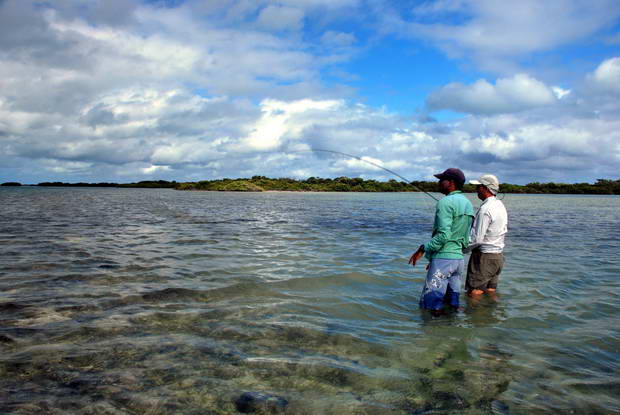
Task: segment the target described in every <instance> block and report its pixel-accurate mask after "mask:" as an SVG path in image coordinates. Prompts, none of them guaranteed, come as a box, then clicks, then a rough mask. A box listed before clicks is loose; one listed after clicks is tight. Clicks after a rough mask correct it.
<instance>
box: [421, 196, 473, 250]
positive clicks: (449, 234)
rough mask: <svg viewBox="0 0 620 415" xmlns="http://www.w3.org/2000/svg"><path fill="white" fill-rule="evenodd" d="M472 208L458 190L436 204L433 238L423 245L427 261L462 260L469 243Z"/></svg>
mask: <svg viewBox="0 0 620 415" xmlns="http://www.w3.org/2000/svg"><path fill="white" fill-rule="evenodd" d="M473 219H474V207H473V206H472V204H471V202H470V201H469V200H468V199H467V198H466V197H465V196H464V195H463V192H461V191H460V190H455V191H454V192H451V193H450V194H448V195H447V196H446V197H444V198H442V199H440V200H439V201H438V202H437V208H436V210H435V223H434V224H433V237H432V238H431V240H430V241H429V242H427V243H425V244H424V252H425V257H426V258H427V259H429V260H430V259H432V258H442V259H462V258H463V249H464V248H467V244H468V242H469V230H470V229H471V223H472V221H473Z"/></svg>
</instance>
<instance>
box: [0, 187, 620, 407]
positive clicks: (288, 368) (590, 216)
mask: <svg viewBox="0 0 620 415" xmlns="http://www.w3.org/2000/svg"><path fill="white" fill-rule="evenodd" d="M0 198H1V202H2V203H0V215H1V217H2V218H3V219H2V221H1V222H0V248H1V249H2V251H3V255H2V256H1V257H0V289H1V292H2V294H1V297H0V350H1V352H2V353H1V354H0V412H2V413H32V414H35V413H36V414H40V413H58V414H60V413H62V414H64V413H76V414H117V413H121V414H124V413H141V414H142V413H150V414H169V413H170V414H172V413H181V414H199V413H200V414H204V413H208V414H230V413H239V412H256V413H291V414H330V413H333V414H353V413H368V414H431V413H432V414H444V413H445V414H507V413H512V414H547V413H565V412H568V411H574V413H615V412H619V411H620V400H619V399H618V397H617V390H618V381H617V373H618V369H619V368H618V362H619V359H618V346H619V345H620V338H619V337H620V335H619V329H618V324H617V315H618V311H619V310H618V308H619V307H618V305H617V304H618V297H619V296H620V291H619V290H618V284H619V283H618V282H617V278H616V276H617V274H618V271H620V260H619V259H618V257H617V252H618V248H620V245H619V242H618V239H617V232H618V230H620V225H619V224H620V214H619V213H618V209H617V202H618V200H620V199H618V198H617V197H573V196H525V195H519V196H516V195H508V196H507V197H506V199H504V202H505V203H506V205H507V207H508V210H509V214H510V220H511V229H510V233H509V237H508V240H507V250H506V258H507V264H506V267H505V270H504V272H503V275H502V279H501V281H500V287H499V291H498V295H497V296H496V298H490V297H488V296H483V297H481V298H479V299H472V298H467V297H463V309H462V310H461V311H458V312H455V313H453V314H450V315H448V316H442V317H439V318H433V317H431V316H430V315H427V314H426V313H424V312H422V311H421V310H418V306H417V302H418V295H419V292H420V290H421V286H422V283H423V281H424V271H423V267H419V268H416V269H413V268H411V267H409V266H407V259H408V257H409V255H410V254H411V252H412V250H413V247H416V246H417V245H418V244H419V243H421V242H422V241H424V240H426V239H427V238H428V235H429V233H430V228H431V224H432V216H433V204H434V201H432V200H430V198H428V197H427V196H425V195H423V194H422V195H420V194H302V193H261V194H231V193H211V192H175V191H171V190H135V189H133V190H130V189H60V188H59V189H54V188H43V189H39V188H19V189H0ZM472 199H473V197H472ZM475 203H477V202H475ZM575 246H579V249H578V250H575V249H574V247H575Z"/></svg>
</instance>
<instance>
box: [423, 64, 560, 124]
mask: <svg viewBox="0 0 620 415" xmlns="http://www.w3.org/2000/svg"><path fill="white" fill-rule="evenodd" d="M559 94H563V92H559ZM556 100H557V98H556V93H555V92H554V90H553V89H552V88H549V87H548V86H546V85H545V84H543V83H542V82H540V81H538V80H536V79H534V78H531V77H530V76H528V75H526V74H517V75H515V76H513V77H512V78H501V79H498V80H497V82H496V84H495V85H492V84H490V83H489V82H487V81H486V80H483V79H481V80H478V81H476V82H475V83H473V84H471V85H463V84H460V83H452V84H448V85H446V86H445V87H443V88H441V89H440V90H438V91H436V92H434V93H432V94H431V95H429V96H428V98H427V101H426V103H427V106H428V107H429V108H430V109H431V110H441V109H451V110H454V111H458V112H465V113H473V114H487V115H489V114H501V113H510V112H518V111H523V110H527V109H530V108H534V107H539V106H545V105H552V104H554V103H555V102H556Z"/></svg>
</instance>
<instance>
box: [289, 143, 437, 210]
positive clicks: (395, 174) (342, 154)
mask: <svg viewBox="0 0 620 415" xmlns="http://www.w3.org/2000/svg"><path fill="white" fill-rule="evenodd" d="M301 151H317V152H322V153H332V154H339V155H341V156H346V157H350V158H354V159H356V160H359V161H363V162H364V163H368V164H371V165H373V166H375V167H378V168H380V169H382V170H385V171H386V172H388V173H390V174H393V175H394V176H396V177H399V178H401V179H402V180H404V181H405V182H407V183H408V184H410V185H411V186H413V187H414V188H415V189H417V190H419V191H420V192H423V193H424V194H426V195H427V196H430V197H431V198H433V199H435V200H436V201H438V200H439V199H437V198H436V197H435V196H433V195H432V194H430V193H429V192H427V191H426V190H423V189H420V188H419V187H418V186H416V185H415V184H413V182H412V181H411V180H407V179H406V178H404V177H403V176H401V175H400V174H398V173H396V172H395V171H393V170H390V169H388V168H386V167H383V166H381V165H380V164H377V163H375V162H372V161H370V160H366V159H363V158H362V157H359V156H355V155H353V154H347V153H343V152H342V151H334V150H327V149H324V148H311V149H308V150H297V151H293V152H301Z"/></svg>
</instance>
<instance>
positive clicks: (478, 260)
mask: <svg viewBox="0 0 620 415" xmlns="http://www.w3.org/2000/svg"><path fill="white" fill-rule="evenodd" d="M503 267H504V254H502V253H498V254H491V253H488V254H486V253H483V252H482V251H480V250H479V249H474V250H473V251H472V252H471V256H470V257H469V263H468V264H467V279H466V280H465V289H466V290H467V291H471V290H486V289H488V288H491V289H496V288H497V282H498V281H499V274H500V272H502V268H503Z"/></svg>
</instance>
